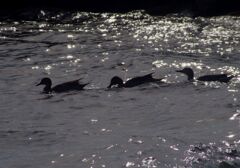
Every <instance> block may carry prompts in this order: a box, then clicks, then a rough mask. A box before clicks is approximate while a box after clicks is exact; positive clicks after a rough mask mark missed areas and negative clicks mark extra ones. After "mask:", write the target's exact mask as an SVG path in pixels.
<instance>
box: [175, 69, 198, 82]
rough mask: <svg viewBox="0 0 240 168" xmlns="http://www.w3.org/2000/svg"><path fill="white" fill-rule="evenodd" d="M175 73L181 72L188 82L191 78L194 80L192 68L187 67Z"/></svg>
mask: <svg viewBox="0 0 240 168" xmlns="http://www.w3.org/2000/svg"><path fill="white" fill-rule="evenodd" d="M176 72H181V73H183V74H185V75H187V77H188V80H193V78H194V72H193V70H192V68H188V67H187V68H184V69H182V70H177V71H176Z"/></svg>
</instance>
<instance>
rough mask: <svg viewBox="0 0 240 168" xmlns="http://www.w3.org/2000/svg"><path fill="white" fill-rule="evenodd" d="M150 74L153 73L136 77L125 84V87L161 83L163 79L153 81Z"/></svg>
mask: <svg viewBox="0 0 240 168" xmlns="http://www.w3.org/2000/svg"><path fill="white" fill-rule="evenodd" d="M152 74H153V73H150V74H147V75H144V76H138V77H135V78H132V79H130V80H128V81H127V82H126V83H125V87H134V86H137V85H141V84H144V83H150V82H158V81H161V80H162V79H163V78H161V79H155V78H153V77H152Z"/></svg>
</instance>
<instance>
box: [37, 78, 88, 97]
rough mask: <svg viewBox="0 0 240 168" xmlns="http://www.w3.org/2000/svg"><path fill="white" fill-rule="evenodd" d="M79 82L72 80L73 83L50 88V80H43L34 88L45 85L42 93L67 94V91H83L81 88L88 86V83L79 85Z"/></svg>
mask: <svg viewBox="0 0 240 168" xmlns="http://www.w3.org/2000/svg"><path fill="white" fill-rule="evenodd" d="M79 80H80V79H78V80H74V81H70V82H65V83H62V84H59V85H56V86H54V87H53V88H52V81H51V79H50V78H43V79H42V80H41V82H40V83H39V84H37V85H36V86H39V85H45V87H44V89H43V92H44V93H51V92H56V93H61V92H67V91H71V90H83V88H84V87H85V86H86V85H88V83H85V84H80V83H79Z"/></svg>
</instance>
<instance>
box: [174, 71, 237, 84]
mask: <svg viewBox="0 0 240 168" xmlns="http://www.w3.org/2000/svg"><path fill="white" fill-rule="evenodd" d="M176 72H180V73H183V74H185V75H187V77H188V80H189V81H193V80H194V72H193V70H192V69H191V68H189V67H186V68H184V69H182V70H177V71H176ZM233 77H234V76H233V75H230V76H228V75H227V74H214V75H204V76H200V77H198V78H197V80H198V81H206V82H211V81H212V82H223V83H228V82H229V81H230V80H231V79H232V78H233Z"/></svg>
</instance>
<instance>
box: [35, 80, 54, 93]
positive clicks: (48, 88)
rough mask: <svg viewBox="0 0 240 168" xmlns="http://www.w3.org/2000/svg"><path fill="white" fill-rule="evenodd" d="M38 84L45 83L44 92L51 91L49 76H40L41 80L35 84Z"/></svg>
mask: <svg viewBox="0 0 240 168" xmlns="http://www.w3.org/2000/svg"><path fill="white" fill-rule="evenodd" d="M39 85H45V88H44V89H43V90H44V92H50V91H51V86H52V81H51V79H50V78H42V80H41V82H40V83H39V84H37V85H36V86H39Z"/></svg>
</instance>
